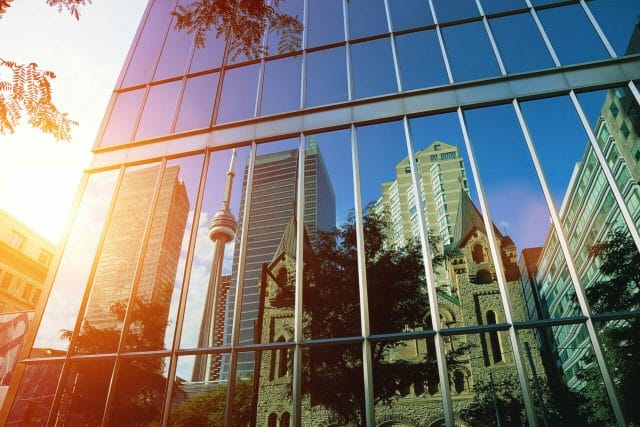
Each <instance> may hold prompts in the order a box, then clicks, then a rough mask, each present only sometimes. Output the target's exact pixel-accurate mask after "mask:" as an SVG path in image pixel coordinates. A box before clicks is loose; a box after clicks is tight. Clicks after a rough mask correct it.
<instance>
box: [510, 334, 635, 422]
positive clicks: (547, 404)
mask: <svg viewBox="0 0 640 427" xmlns="http://www.w3.org/2000/svg"><path fill="white" fill-rule="evenodd" d="M518 336H519V338H520V341H521V343H522V347H523V355H524V360H525V366H526V367H527V371H528V375H529V384H530V386H531V393H532V395H533V399H534V403H535V405H536V412H537V414H538V417H539V419H540V420H541V421H542V422H546V423H548V424H558V425H572V426H574V425H575V426H577V425H615V424H616V422H615V418H614V416H613V412H612V410H611V406H610V403H609V398H608V396H607V392H606V389H605V387H604V384H603V379H602V375H601V373H600V369H599V368H598V365H597V363H596V361H595V357H594V354H593V347H592V346H591V341H590V340H589V335H588V333H587V328H586V327H585V326H584V325H583V324H576V325H562V326H554V327H551V328H540V329H533V330H526V329H525V330H519V331H518ZM531 337H533V338H534V339H532V338H531ZM629 360H631V359H629ZM632 363H634V362H632Z"/></svg>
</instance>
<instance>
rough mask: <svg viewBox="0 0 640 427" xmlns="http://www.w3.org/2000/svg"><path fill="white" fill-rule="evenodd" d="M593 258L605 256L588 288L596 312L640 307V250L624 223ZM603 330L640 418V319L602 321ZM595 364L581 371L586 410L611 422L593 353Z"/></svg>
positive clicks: (634, 418) (611, 361)
mask: <svg viewBox="0 0 640 427" xmlns="http://www.w3.org/2000/svg"><path fill="white" fill-rule="evenodd" d="M590 255H591V256H592V257H593V261H594V262H595V260H596V259H597V260H599V262H600V267H599V270H600V273H601V276H602V278H601V279H600V280H598V281H597V282H596V283H594V284H593V285H592V286H590V287H589V288H588V289H587V290H586V294H587V298H588V299H589V302H590V303H591V307H592V309H593V311H594V312H598V313H610V312H628V311H635V310H638V309H639V308H640V268H639V266H640V253H638V249H637V248H636V246H635V243H634V241H633V240H632V239H631V237H630V235H629V233H628V232H627V231H626V230H624V229H620V228H618V229H615V230H613V231H612V232H611V233H609V235H608V237H607V240H606V241H603V242H599V243H597V244H595V245H593V246H592V247H591V248H590ZM599 336H600V340H601V342H602V345H603V347H604V348H605V357H606V359H607V365H608V366H609V370H610V373H611V375H612V376H613V378H614V381H615V383H616V384H615V385H616V389H617V391H618V395H619V396H618V397H619V398H620V400H621V403H622V406H623V408H624V410H625V415H626V417H627V421H629V422H631V423H632V424H634V425H636V424H640V399H639V397H638V396H639V395H638V384H640V319H638V317H631V318H626V319H621V320H613V321H609V322H607V323H602V324H600V328H599ZM588 362H589V367H588V368H587V369H584V370H583V371H582V372H580V373H579V374H578V378H579V379H581V380H582V381H583V382H584V384H585V385H584V394H585V396H586V397H587V402H586V403H585V404H584V411H585V412H588V413H589V416H590V421H592V422H594V423H611V422H613V419H614V418H613V414H612V413H611V410H610V408H609V405H603V404H602V402H607V401H608V396H607V394H606V390H605V389H604V387H603V384H602V376H601V375H600V371H599V369H598V366H597V364H596V362H595V358H594V357H591V358H590V360H588Z"/></svg>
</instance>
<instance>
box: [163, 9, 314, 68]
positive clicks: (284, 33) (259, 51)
mask: <svg viewBox="0 0 640 427" xmlns="http://www.w3.org/2000/svg"><path fill="white" fill-rule="evenodd" d="M281 3H284V0H274V1H273V2H271V3H269V2H266V1H264V0H233V1H228V0H198V1H194V2H192V3H190V4H188V5H180V6H178V8H177V10H176V12H175V13H174V15H175V16H176V18H177V20H176V28H178V29H182V30H186V31H187V32H189V33H192V32H193V33H194V34H195V43H196V46H197V47H203V46H204V44H205V38H206V37H205V35H206V33H207V31H209V30H210V29H213V30H215V32H216V36H217V37H222V36H224V37H225V38H226V40H228V41H229V52H230V56H231V58H234V59H235V58H236V57H237V56H238V55H240V54H243V55H245V56H246V57H247V58H249V59H255V58H258V57H260V56H261V55H263V54H265V53H266V48H265V47H264V46H263V44H262V38H263V36H264V34H265V31H267V30H268V31H269V32H270V33H273V34H278V35H279V36H280V41H279V45H278V52H279V53H286V52H291V51H295V50H299V49H300V48H301V42H302V30H303V26H302V23H301V22H300V20H299V19H298V18H297V17H295V16H291V15H288V14H286V13H283V12H281V11H280V9H279V8H278V6H279V5H280V4H281Z"/></svg>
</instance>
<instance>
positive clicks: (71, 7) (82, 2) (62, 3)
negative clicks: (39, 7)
mask: <svg viewBox="0 0 640 427" xmlns="http://www.w3.org/2000/svg"><path fill="white" fill-rule="evenodd" d="M87 4H91V0H47V5H49V6H52V7H57V8H58V12H62V9H63V8H64V9H67V11H69V13H70V14H71V16H73V17H74V18H76V19H80V6H86V5H87Z"/></svg>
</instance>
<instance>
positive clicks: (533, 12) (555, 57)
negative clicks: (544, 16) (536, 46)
mask: <svg viewBox="0 0 640 427" xmlns="http://www.w3.org/2000/svg"><path fill="white" fill-rule="evenodd" d="M524 1H525V2H526V3H527V7H528V8H529V11H530V12H531V16H533V21H534V22H535V23H536V27H538V31H540V34H541V35H542V40H544V44H545V46H547V50H548V51H549V54H550V55H551V59H553V64H554V65H555V66H556V67H559V66H560V65H561V64H560V59H558V55H557V54H556V50H555V49H554V48H553V46H552V45H551V41H550V40H549V36H548V35H547V32H546V31H545V30H544V27H543V26H542V22H540V18H539V17H538V13H537V12H536V10H535V9H534V8H533V5H532V4H531V0H524Z"/></svg>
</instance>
